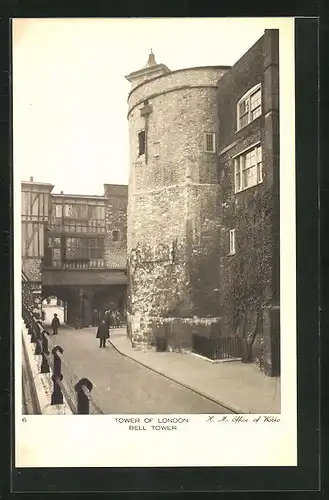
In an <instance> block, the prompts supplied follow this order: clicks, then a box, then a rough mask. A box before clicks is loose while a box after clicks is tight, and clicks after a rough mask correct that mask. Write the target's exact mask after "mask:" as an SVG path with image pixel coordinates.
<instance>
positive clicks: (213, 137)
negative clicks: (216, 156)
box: [203, 132, 216, 153]
mask: <svg viewBox="0 0 329 500" xmlns="http://www.w3.org/2000/svg"><path fill="white" fill-rule="evenodd" d="M208 136H212V146H213V149H212V150H210V149H207V146H208V144H207V138H208ZM203 149H204V152H205V153H216V132H204V140H203Z"/></svg>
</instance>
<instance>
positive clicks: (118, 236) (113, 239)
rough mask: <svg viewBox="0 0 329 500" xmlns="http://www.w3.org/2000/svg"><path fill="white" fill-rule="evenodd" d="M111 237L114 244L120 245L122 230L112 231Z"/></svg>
mask: <svg viewBox="0 0 329 500" xmlns="http://www.w3.org/2000/svg"><path fill="white" fill-rule="evenodd" d="M114 234H116V235H117V239H115V238H114ZM111 236H112V241H113V243H118V241H120V229H112V232H111Z"/></svg>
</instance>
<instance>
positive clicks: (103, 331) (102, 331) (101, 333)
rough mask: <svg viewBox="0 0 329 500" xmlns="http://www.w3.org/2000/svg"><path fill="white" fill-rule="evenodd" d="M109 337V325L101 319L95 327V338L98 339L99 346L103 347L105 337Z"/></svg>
mask: <svg viewBox="0 0 329 500" xmlns="http://www.w3.org/2000/svg"><path fill="white" fill-rule="evenodd" d="M109 337H110V332H109V325H108V324H107V323H106V321H105V320H102V321H101V323H100V325H99V327H98V328H97V335H96V338H97V339H99V347H105V342H106V339H108V338H109Z"/></svg>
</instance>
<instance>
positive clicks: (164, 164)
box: [126, 30, 279, 374]
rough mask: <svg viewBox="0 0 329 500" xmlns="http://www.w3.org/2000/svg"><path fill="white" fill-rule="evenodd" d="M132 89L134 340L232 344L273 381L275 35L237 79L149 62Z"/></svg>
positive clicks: (235, 72)
mask: <svg viewBox="0 0 329 500" xmlns="http://www.w3.org/2000/svg"><path fill="white" fill-rule="evenodd" d="M126 78H127V79H128V80H129V81H130V82H131V91H130V93H129V96H128V122H129V135H130V156H131V168H130V179H129V191H128V237H127V251H128V273H129V287H128V318H129V321H128V331H129V334H130V336H131V337H132V338H133V340H135V341H142V342H146V343H149V344H154V343H156V341H157V339H159V338H162V339H165V342H166V343H167V345H168V346H169V347H170V348H180V349H181V348H187V349H190V348H192V347H195V345H194V340H195V339H196V337H198V338H201V339H202V338H203V339H205V341H209V342H210V341H211V340H216V339H217V340H218V341H219V340H220V339H231V340H232V339H234V338H235V337H237V338H239V339H240V340H241V342H240V344H239V345H240V350H241V356H242V358H243V359H244V360H246V361H247V360H250V359H252V360H254V361H256V362H257V363H258V364H259V365H260V367H261V368H262V369H264V370H265V371H266V372H267V373H269V374H276V373H278V370H279V368H278V360H279V355H278V351H279V347H278V346H279V342H278V336H279V213H278V210H279V201H278V194H279V184H278V182H279V178H278V175H279V158H278V153H279V151H278V140H279V139H278V136H279V130H278V32H277V30H266V31H265V33H264V36H263V37H262V38H261V39H260V40H259V41H258V42H257V43H256V44H255V45H254V46H253V47H252V48H251V49H250V50H249V51H248V52H247V53H246V54H245V55H244V56H243V57H242V58H241V59H240V60H239V61H238V62H237V63H236V64H235V65H234V66H232V67H227V66H225V67H223V66H211V67H200V68H187V69H183V70H177V71H170V70H169V69H168V67H167V66H165V65H164V64H157V63H156V61H155V57H154V54H152V53H151V54H150V56H149V60H148V63H147V65H146V66H145V67H144V68H143V69H141V70H139V71H135V72H133V73H131V74H130V75H128V76H127V77H126ZM251 263H252V264H251ZM254 266H256V267H257V269H258V271H259V273H258V274H257V273H251V272H250V271H251V269H253V267H254ZM236 276H238V278H236V279H234V278H235V277H236ZM234 297H235V298H234ZM255 332H256V334H255Z"/></svg>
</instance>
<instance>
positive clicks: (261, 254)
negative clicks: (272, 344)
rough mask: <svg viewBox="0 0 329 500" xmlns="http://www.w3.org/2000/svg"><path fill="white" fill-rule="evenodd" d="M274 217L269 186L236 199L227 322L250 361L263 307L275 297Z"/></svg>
mask: <svg viewBox="0 0 329 500" xmlns="http://www.w3.org/2000/svg"><path fill="white" fill-rule="evenodd" d="M244 194H246V193H244ZM271 218H272V193H271V192H270V191H269V190H267V191H265V190H263V189H255V190H253V193H252V195H251V193H248V196H246V197H245V199H244V201H243V202H242V203H241V202H240V203H239V202H237V203H235V207H234V223H235V227H236V253H235V254H234V255H226V257H225V264H224V267H225V271H224V282H225V286H224V296H223V299H224V307H225V310H226V315H225V316H226V322H227V324H228V326H229V328H230V329H231V330H233V331H234V332H235V334H236V335H238V336H240V337H241V338H242V341H243V355H242V359H243V361H246V362H251V361H252V347H253V345H254V342H255V339H256V337H257V336H258V335H259V334H260V333H261V332H262V323H263V311H264V308H266V307H267V306H269V304H270V302H271V299H272V296H271V271H272V232H271V227H272V223H271Z"/></svg>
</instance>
